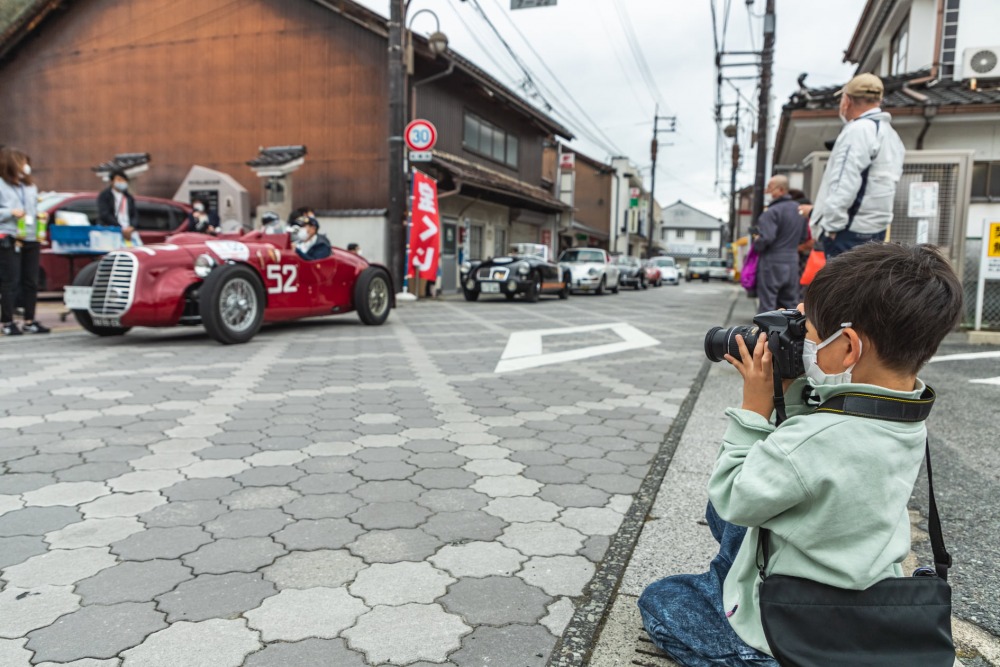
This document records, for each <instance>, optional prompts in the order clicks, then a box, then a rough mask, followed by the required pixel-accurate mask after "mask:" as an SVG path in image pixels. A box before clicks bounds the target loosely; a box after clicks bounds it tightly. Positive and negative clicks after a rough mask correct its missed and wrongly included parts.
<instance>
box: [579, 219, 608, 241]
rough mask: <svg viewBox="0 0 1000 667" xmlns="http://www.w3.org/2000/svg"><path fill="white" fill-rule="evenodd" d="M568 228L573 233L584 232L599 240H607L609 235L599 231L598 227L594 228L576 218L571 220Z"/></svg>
mask: <svg viewBox="0 0 1000 667" xmlns="http://www.w3.org/2000/svg"><path fill="white" fill-rule="evenodd" d="M570 229H571V230H572V232H573V233H574V234H586V235H588V236H592V237H594V238H595V239H598V240H600V241H607V240H608V238H609V236H610V235H609V234H608V232H605V231H601V230H600V229H595V228H594V227H590V226H588V225H585V224H583V223H582V222H579V221H577V220H574V221H573V223H572V224H571V225H570Z"/></svg>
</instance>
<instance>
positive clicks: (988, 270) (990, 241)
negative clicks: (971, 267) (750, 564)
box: [976, 220, 1000, 331]
mask: <svg viewBox="0 0 1000 667" xmlns="http://www.w3.org/2000/svg"><path fill="white" fill-rule="evenodd" d="M987 280H1000V222H990V221H988V220H983V252H982V255H980V258H979V280H978V281H977V285H976V331H979V330H980V329H981V328H982V324H983V299H984V298H985V297H986V281H987Z"/></svg>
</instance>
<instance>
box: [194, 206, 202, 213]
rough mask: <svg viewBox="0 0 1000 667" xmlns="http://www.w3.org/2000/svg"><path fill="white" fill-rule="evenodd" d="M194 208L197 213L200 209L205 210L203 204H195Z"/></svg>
mask: <svg viewBox="0 0 1000 667" xmlns="http://www.w3.org/2000/svg"><path fill="white" fill-rule="evenodd" d="M194 210H196V211H198V212H199V213H201V212H202V211H204V210H205V207H204V206H203V205H201V204H195V205H194Z"/></svg>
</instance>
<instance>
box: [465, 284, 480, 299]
mask: <svg viewBox="0 0 1000 667" xmlns="http://www.w3.org/2000/svg"><path fill="white" fill-rule="evenodd" d="M462 296H464V297H465V300H466V301H475V300H476V299H478V298H479V290H477V289H467V288H466V287H462Z"/></svg>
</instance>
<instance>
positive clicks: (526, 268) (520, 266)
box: [517, 262, 531, 276]
mask: <svg viewBox="0 0 1000 667" xmlns="http://www.w3.org/2000/svg"><path fill="white" fill-rule="evenodd" d="M529 271H531V267H529V266H528V265H527V264H526V263H525V262H521V263H520V264H518V265H517V272H518V273H520V274H521V275H522V276H526V275H528V272H529Z"/></svg>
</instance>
